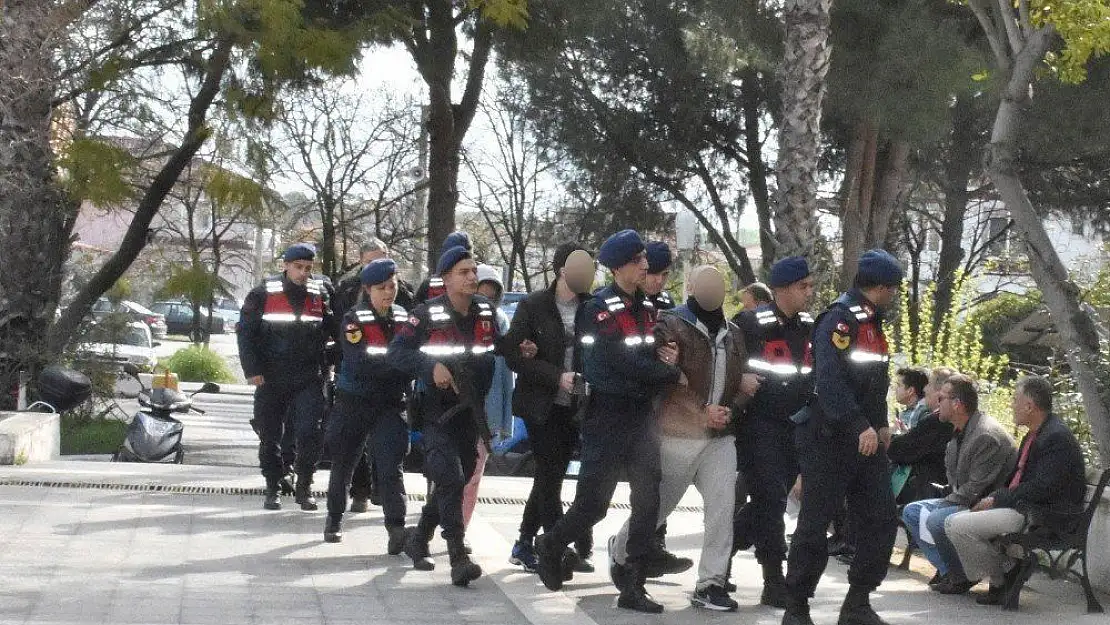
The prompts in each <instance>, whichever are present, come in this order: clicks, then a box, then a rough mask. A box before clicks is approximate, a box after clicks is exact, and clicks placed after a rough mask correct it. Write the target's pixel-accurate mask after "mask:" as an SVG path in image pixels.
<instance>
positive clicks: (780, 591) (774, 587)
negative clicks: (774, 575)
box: [759, 579, 790, 609]
mask: <svg viewBox="0 0 1110 625" xmlns="http://www.w3.org/2000/svg"><path fill="white" fill-rule="evenodd" d="M759 603H760V605H765V606H770V607H772V608H782V609H785V608H786V607H787V606H789V605H790V593H789V592H788V591H787V590H786V581H785V580H781V579H778V580H771V581H765V582H763V594H762V595H760V597H759Z"/></svg>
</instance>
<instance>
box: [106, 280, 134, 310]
mask: <svg viewBox="0 0 1110 625" xmlns="http://www.w3.org/2000/svg"><path fill="white" fill-rule="evenodd" d="M134 290H135V289H134V288H133V287H132V286H131V281H130V280H128V279H127V278H120V279H119V280H116V283H115V284H113V285H112V288H110V289H108V291H107V292H106V293H105V294H104V297H107V298H108V301H110V302H112V303H113V304H118V303H120V302H122V301H123V300H125V299H128V298H130V297H131V294H132V293H133V292H134Z"/></svg>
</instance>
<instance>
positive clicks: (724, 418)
mask: <svg viewBox="0 0 1110 625" xmlns="http://www.w3.org/2000/svg"><path fill="white" fill-rule="evenodd" d="M705 417H706V423H705V424H706V427H708V428H709V429H711V430H723V429H725V428H726V427H727V426H728V424H729V423H730V422H731V421H732V410H730V409H729V408H727V407H725V406H718V405H716V404H711V405H708V406H706V407H705Z"/></svg>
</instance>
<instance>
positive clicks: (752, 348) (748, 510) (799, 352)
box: [733, 257, 813, 608]
mask: <svg viewBox="0 0 1110 625" xmlns="http://www.w3.org/2000/svg"><path fill="white" fill-rule="evenodd" d="M770 283H771V288H772V289H774V301H773V302H772V303H770V304H765V305H763V306H760V307H758V308H756V309H755V310H746V311H744V312H742V313H741V314H740V315H739V316H738V317H737V322H738V325H739V326H740V330H741V331H742V332H743V334H744V343H745V346H746V347H747V352H748V362H747V370H748V372H749V374H750V375H752V376H756V382H755V384H756V388H757V389H758V390H757V391H756V393H755V396H754V397H753V398H752V400H751V403H749V404H748V406H747V410H746V414H745V417H744V419H743V420H742V421H741V422H740V431H739V437H738V438H739V442H738V446H739V449H740V457H741V458H743V462H742V464H743V467H744V470H745V472H746V473H747V475H746V476H745V477H746V479H747V484H748V488H749V491H750V496H751V501H750V502H748V503H747V504H745V505H744V506H743V507H742V508H741V509H740V511H739V512H738V514H737V516H736V525H735V527H734V530H733V531H734V541H735V545H736V546H740V545H746V544H754V545H755V557H756V560H758V561H759V563H760V565H761V566H762V568H763V594H762V596H761V597H760V603H762V604H763V605H769V606H774V607H779V608H785V607H786V605H787V594H786V580H785V578H784V577H783V571H782V563H783V561H784V560H786V536H785V534H786V526H785V523H784V521H783V514H785V512H786V500H787V496H788V495H789V493H790V488H791V487H792V486H793V485H794V480H795V479H797V477H798V459H797V454H796V453H795V449H794V422H793V421H791V420H790V417H791V416H793V415H794V413H796V412H797V411H798V410H800V409H801V408H802V407H803V406H805V405H806V404H807V403H808V402H809V398H810V397H812V395H813V346H812V344H811V343H810V338H811V336H812V334H813V317H811V316H810V314H809V313H808V312H806V309H807V308H809V306H810V305H811V303H812V299H813V278H811V277H810V273H809V265H808V263H806V260H805V259H804V258H801V257H791V258H784V259H782V260H780V261H778V262H777V263H775V264H774V266H772V267H771V276H770ZM735 548H736V547H735V546H734V549H735Z"/></svg>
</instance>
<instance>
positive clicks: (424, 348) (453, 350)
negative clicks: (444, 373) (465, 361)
mask: <svg viewBox="0 0 1110 625" xmlns="http://www.w3.org/2000/svg"><path fill="white" fill-rule="evenodd" d="M420 351H421V352H423V353H425V354H427V355H429V356H458V355H460V354H465V353H466V348H465V347H463V346H461V345H421V346H420Z"/></svg>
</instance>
